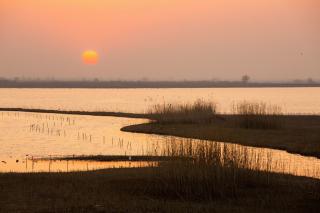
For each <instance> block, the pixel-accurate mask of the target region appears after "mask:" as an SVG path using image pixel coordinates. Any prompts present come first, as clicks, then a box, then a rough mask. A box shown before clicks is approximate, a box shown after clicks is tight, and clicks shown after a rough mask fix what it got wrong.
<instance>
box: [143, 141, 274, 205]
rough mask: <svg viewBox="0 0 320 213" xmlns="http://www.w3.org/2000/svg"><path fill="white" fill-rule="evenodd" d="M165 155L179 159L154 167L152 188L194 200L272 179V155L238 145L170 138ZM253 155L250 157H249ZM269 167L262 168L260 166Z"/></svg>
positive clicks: (226, 194) (226, 195) (225, 195)
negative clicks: (266, 156) (269, 169)
mask: <svg viewBox="0 0 320 213" xmlns="http://www.w3.org/2000/svg"><path fill="white" fill-rule="evenodd" d="M162 150H163V151H162V155H165V156H170V157H172V158H173V159H175V160H172V161H169V162H163V163H160V165H159V166H158V167H155V168H154V176H152V178H151V183H152V184H150V187H149V192H150V193H152V194H156V195H158V196H166V197H173V198H181V199H191V200H197V199H199V200H203V199H205V200H211V199H216V198H231V197H237V196H239V195H240V193H239V192H240V191H241V190H242V189H243V188H244V187H248V186H253V187H254V186H256V185H266V184H269V183H270V180H269V175H268V174H269V173H267V172H268V168H270V166H269V164H271V160H272V159H268V160H267V161H265V160H263V159H262V158H261V156H259V155H256V156H253V155H252V154H251V152H250V150H249V149H247V148H245V147H239V146H236V145H224V144H221V143H215V142H209V141H208V142H204V141H194V140H191V139H181V140H176V139H170V140H169V141H168V142H167V143H166V144H165V145H164V147H163V148H162ZM249 156H250V157H249ZM262 167H263V168H266V169H265V171H260V172H258V171H257V170H258V169H261V168H262Z"/></svg>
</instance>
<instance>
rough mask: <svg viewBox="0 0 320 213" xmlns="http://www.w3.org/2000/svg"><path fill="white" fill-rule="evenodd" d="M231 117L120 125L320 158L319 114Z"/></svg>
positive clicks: (142, 116)
mask: <svg viewBox="0 0 320 213" xmlns="http://www.w3.org/2000/svg"><path fill="white" fill-rule="evenodd" d="M0 111H1V112H31V113H48V114H65V115H86V116H112V117H122V118H138V119H151V120H152V119H153V116H152V115H149V114H139V113H138V114H136V113H124V112H103V111H101V112H99V111H92V112H90V111H68V110H52V109H26V108H0ZM235 117H236V115H230V114H229V115H228V114H219V115H218V119H217V122H215V123H214V124H200V125H199V124H158V123H156V122H150V123H142V124H137V125H130V126H125V127H122V128H121V131H125V132H131V133H143V134H158V135H166V136H177V137H184V138H192V139H203V140H212V141H221V142H226V143H234V144H239V145H244V146H251V147H259V148H271V149H277V150H282V151H287V152H288V153H292V154H299V155H302V156H306V157H316V158H320V142H319V141H320V134H319V133H318V132H320V115H296V114H294V115H283V118H284V119H286V120H287V121H286V122H287V123H289V127H288V128H285V129H281V130H259V129H241V128H235V127H232V125H230V124H229V123H230V122H229V121H228V120H232V119H234V118H235ZM228 122H229V123H228ZM225 123H226V124H225Z"/></svg>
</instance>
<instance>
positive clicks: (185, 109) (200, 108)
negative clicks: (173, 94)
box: [149, 99, 217, 124]
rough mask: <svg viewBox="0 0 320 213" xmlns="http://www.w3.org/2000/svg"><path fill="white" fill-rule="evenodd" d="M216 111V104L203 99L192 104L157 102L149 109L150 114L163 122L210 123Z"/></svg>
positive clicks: (159, 121)
mask: <svg viewBox="0 0 320 213" xmlns="http://www.w3.org/2000/svg"><path fill="white" fill-rule="evenodd" d="M216 113H217V106H216V104H214V103H212V102H208V101H204V100H201V99H199V100H197V101H195V102H194V103H192V104H157V105H154V106H153V107H152V108H151V109H150V110H149V114H150V115H152V117H153V118H154V119H155V120H156V121H157V122H158V123H162V124H168V123H169V124H170V123H209V122H211V121H212V119H213V118H214V116H215V115H216Z"/></svg>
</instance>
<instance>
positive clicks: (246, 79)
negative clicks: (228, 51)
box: [241, 75, 250, 83]
mask: <svg viewBox="0 0 320 213" xmlns="http://www.w3.org/2000/svg"><path fill="white" fill-rule="evenodd" d="M241 81H242V82H243V83H248V82H249V81H250V76H249V75H244V76H242V78H241Z"/></svg>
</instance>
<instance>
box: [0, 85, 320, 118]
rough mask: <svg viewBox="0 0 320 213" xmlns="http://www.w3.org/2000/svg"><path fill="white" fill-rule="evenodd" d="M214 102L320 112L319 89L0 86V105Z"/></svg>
mask: <svg viewBox="0 0 320 213" xmlns="http://www.w3.org/2000/svg"><path fill="white" fill-rule="evenodd" d="M199 98H200V99H204V100H210V101H214V102H215V103H217V105H218V107H219V111H220V112H230V109H231V106H232V103H233V102H238V101H243V100H248V101H264V102H266V103H271V104H276V105H279V106H281V107H282V108H283V110H284V111H285V112H287V113H304V114H305V113H307V114H320V88H212V89H0V107H22V108H41V109H63V110H83V111H116V112H133V113H141V112H146V111H148V109H149V108H150V107H151V106H153V105H155V104H159V103H190V102H194V101H195V100H197V99H199Z"/></svg>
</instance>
